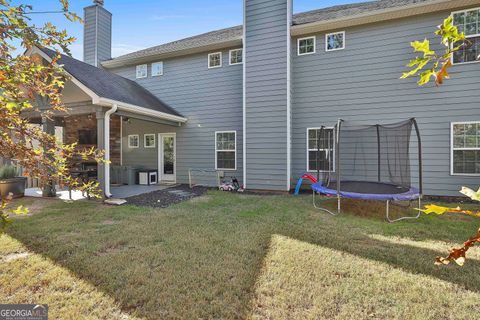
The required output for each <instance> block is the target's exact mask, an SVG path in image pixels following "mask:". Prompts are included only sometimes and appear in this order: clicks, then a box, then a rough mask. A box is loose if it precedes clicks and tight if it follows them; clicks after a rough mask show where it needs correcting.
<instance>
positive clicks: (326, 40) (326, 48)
mask: <svg viewBox="0 0 480 320" xmlns="http://www.w3.org/2000/svg"><path fill="white" fill-rule="evenodd" d="M337 33H341V34H343V46H342V47H341V48H337V49H328V36H330V35H332V34H337ZM346 42H347V39H346V38H345V31H336V32H330V33H327V34H325V52H332V51H338V50H343V49H345V46H346Z"/></svg>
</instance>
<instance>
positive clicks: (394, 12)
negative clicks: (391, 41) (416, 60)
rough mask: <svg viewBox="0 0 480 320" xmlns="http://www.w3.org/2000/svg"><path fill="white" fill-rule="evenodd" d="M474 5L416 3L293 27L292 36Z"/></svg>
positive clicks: (440, 0)
mask: <svg viewBox="0 0 480 320" xmlns="http://www.w3.org/2000/svg"><path fill="white" fill-rule="evenodd" d="M472 5H478V0H453V1H452V0H436V1H430V2H428V3H416V4H412V5H408V6H402V7H397V8H388V9H384V10H378V11H373V12H367V13H362V14H358V15H354V16H348V17H342V18H338V19H331V20H324V21H316V22H311V23H305V24H299V25H294V26H292V30H291V34H292V36H299V35H304V34H311V33H316V32H322V31H328V30H335V29H340V28H347V27H353V26H357V25H363V24H369V23H375V22H381V21H387V20H393V19H400V18H406V17H412V16H416V15H420V14H426V13H433V12H439V11H445V10H452V9H459V8H465V7H469V6H472ZM439 23H440V22H439Z"/></svg>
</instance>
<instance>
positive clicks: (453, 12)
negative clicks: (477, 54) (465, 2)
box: [450, 7, 480, 66]
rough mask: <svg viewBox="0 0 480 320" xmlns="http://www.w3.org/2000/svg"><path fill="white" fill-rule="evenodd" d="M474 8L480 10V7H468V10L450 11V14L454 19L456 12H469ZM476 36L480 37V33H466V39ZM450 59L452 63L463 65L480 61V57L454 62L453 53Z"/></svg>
mask: <svg viewBox="0 0 480 320" xmlns="http://www.w3.org/2000/svg"><path fill="white" fill-rule="evenodd" d="M473 10H480V7H476V8H470V9H466V10H458V11H452V13H450V16H451V17H452V19H453V15H454V14H455V13H462V12H467V11H473ZM475 37H480V33H477V34H471V35H468V36H467V35H465V39H468V38H475ZM451 49H453V43H452V45H451ZM450 61H451V62H452V65H456V66H457V65H462V64H471V63H479V62H480V59H479V60H477V61H467V62H453V54H452V55H451V57H450Z"/></svg>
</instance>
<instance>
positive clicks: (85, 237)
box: [0, 192, 480, 319]
mask: <svg viewBox="0 0 480 320" xmlns="http://www.w3.org/2000/svg"><path fill="white" fill-rule="evenodd" d="M29 205H30V206H31V207H34V208H35V210H34V211H35V213H34V214H32V215H31V216H28V217H22V218H19V219H16V220H15V222H14V224H13V225H12V226H11V228H10V229H9V231H8V235H4V236H3V237H2V239H1V240H0V297H2V298H1V301H0V303H14V302H15V303H21V302H22V303H27V302H32V303H48V304H49V307H50V315H51V318H52V319H57V318H62V319H70V318H71V319H78V318H91V319H127V318H135V319H137V318H138V319H244V318H250V319H473V318H475V317H476V316H477V315H478V312H480V272H479V270H480V252H479V251H480V250H478V249H477V248H474V249H472V250H471V254H470V256H469V259H468V260H467V263H466V265H465V266H464V267H463V268H461V267H457V266H454V265H451V266H448V267H437V266H435V265H434V264H433V261H434V258H435V256H437V255H443V254H445V253H446V251H447V250H448V249H449V248H450V247H451V246H453V245H458V244H461V243H462V242H463V241H464V240H465V238H466V237H468V236H469V235H471V234H474V232H475V230H476V228H477V227H478V225H480V219H475V218H471V217H464V216H453V215H447V216H441V217H438V216H422V218H421V219H419V220H417V221H408V222H400V223H396V224H388V223H386V222H384V221H383V219H382V215H383V213H384V211H383V207H381V206H375V205H370V204H368V205H358V204H356V203H350V204H347V205H346V206H345V210H346V211H350V212H351V211H356V212H357V213H358V215H354V214H348V213H346V214H342V215H340V216H337V217H333V216H330V215H328V214H325V213H323V212H320V211H317V210H315V209H314V208H313V207H312V205H311V198H310V197H309V196H300V197H293V196H286V195H283V196H263V197H262V196H254V195H241V194H230V193H221V192H210V193H208V194H207V195H206V196H203V197H200V198H196V199H193V200H190V201H188V202H184V203H181V204H178V205H175V206H173V207H171V208H168V209H147V208H139V207H132V206H123V207H107V206H103V205H99V204H95V203H92V202H76V203H73V204H67V203H62V202H58V201H48V202H46V205H45V204H42V205H40V204H38V203H36V202H33V203H32V202H30V203H29Z"/></svg>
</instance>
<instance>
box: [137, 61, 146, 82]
mask: <svg viewBox="0 0 480 320" xmlns="http://www.w3.org/2000/svg"><path fill="white" fill-rule="evenodd" d="M147 75H148V74H147V65H146V64H141V65H138V66H137V67H136V78H137V79H140V78H146V77H147Z"/></svg>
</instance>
